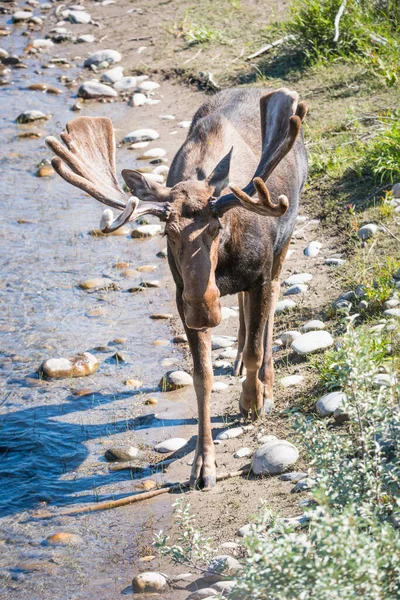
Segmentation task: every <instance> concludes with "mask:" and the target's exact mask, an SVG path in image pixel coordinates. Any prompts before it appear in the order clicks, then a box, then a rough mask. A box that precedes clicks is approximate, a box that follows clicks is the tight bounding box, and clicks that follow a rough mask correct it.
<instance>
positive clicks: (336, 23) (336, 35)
mask: <svg viewBox="0 0 400 600" xmlns="http://www.w3.org/2000/svg"><path fill="white" fill-rule="evenodd" d="M346 2H347V0H343V2H342V4H341V5H340V7H339V10H338V11H337V13H336V17H335V37H334V38H333V41H334V42H337V41H338V40H339V23H340V19H341V18H342V16H343V13H344V9H345V8H346Z"/></svg>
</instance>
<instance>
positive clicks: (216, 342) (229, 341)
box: [211, 335, 236, 350]
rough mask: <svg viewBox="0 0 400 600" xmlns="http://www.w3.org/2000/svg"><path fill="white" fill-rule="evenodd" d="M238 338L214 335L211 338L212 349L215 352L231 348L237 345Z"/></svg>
mask: <svg viewBox="0 0 400 600" xmlns="http://www.w3.org/2000/svg"><path fill="white" fill-rule="evenodd" d="M235 341H236V338H234V337H231V336H227V335H212V336H211V347H212V349H213V350H218V349H219V348H231V347H232V346H233V344H234V343H235Z"/></svg>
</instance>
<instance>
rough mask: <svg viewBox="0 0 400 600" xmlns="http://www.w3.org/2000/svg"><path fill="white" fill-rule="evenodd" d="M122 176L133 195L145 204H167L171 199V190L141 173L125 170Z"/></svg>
mask: <svg viewBox="0 0 400 600" xmlns="http://www.w3.org/2000/svg"><path fill="white" fill-rule="evenodd" d="M121 175H122V177H123V178H124V181H125V183H126V185H127V186H128V188H129V189H130V191H131V192H132V194H133V195H134V196H137V197H138V198H139V199H140V200H143V201H144V202H146V201H147V202H165V201H166V200H168V199H169V193H170V188H166V187H164V186H163V185H161V184H160V183H156V182H155V181H150V179H147V178H146V177H145V176H144V175H142V174H141V173H139V171H133V170H132V169H123V170H122V171H121Z"/></svg>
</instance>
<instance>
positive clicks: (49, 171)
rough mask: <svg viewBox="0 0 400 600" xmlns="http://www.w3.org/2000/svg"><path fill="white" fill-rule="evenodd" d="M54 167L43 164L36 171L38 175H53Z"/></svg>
mask: <svg viewBox="0 0 400 600" xmlns="http://www.w3.org/2000/svg"><path fill="white" fill-rule="evenodd" d="M53 175H54V169H53V167H51V166H50V165H42V166H41V167H39V168H38V170H37V171H36V177H53Z"/></svg>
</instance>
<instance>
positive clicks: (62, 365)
mask: <svg viewBox="0 0 400 600" xmlns="http://www.w3.org/2000/svg"><path fill="white" fill-rule="evenodd" d="M98 366H99V363H98V361H97V358H96V357H95V356H93V354H90V352H83V353H82V354H77V355H76V356H74V357H72V358H49V359H48V360H46V361H45V362H44V363H43V364H42V366H41V371H42V372H43V373H44V375H45V376H46V377H51V378H54V379H66V378H70V377H86V376H87V375H92V374H93V373H94V372H95V371H97V368H98Z"/></svg>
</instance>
